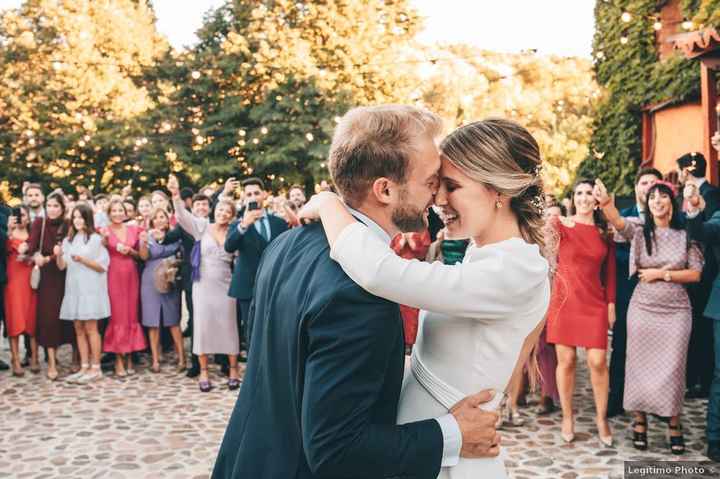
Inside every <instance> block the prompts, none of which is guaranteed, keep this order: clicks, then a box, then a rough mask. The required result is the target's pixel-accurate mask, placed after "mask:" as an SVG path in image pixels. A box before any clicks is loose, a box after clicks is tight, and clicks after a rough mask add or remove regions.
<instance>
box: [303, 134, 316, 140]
mask: <svg viewBox="0 0 720 479" xmlns="http://www.w3.org/2000/svg"><path fill="white" fill-rule="evenodd" d="M305 138H306V139H307V141H313V140H314V139H315V137H314V136H313V134H312V133H306V134H305Z"/></svg>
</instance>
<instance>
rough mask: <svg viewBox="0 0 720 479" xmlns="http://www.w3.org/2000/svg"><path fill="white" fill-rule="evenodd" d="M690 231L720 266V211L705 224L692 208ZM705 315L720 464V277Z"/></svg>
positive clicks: (712, 425)
mask: <svg viewBox="0 0 720 479" xmlns="http://www.w3.org/2000/svg"><path fill="white" fill-rule="evenodd" d="M688 231H689V232H690V237H691V238H692V239H694V240H695V241H700V242H702V243H703V244H704V245H705V246H706V250H707V251H708V253H710V251H712V256H714V257H715V260H716V261H717V262H720V211H716V212H715V214H713V215H712V217H710V219H708V220H707V221H705V217H704V215H703V214H702V213H700V214H697V213H695V212H694V211H693V209H692V207H691V208H690V209H689V212H688ZM706 259H707V256H706ZM704 315H705V316H706V317H707V318H708V321H709V322H711V324H712V327H713V336H712V339H713V343H714V348H715V355H714V364H713V366H714V374H713V380H712V384H711V386H710V393H709V400H708V409H707V430H706V434H707V440H708V450H707V456H708V457H709V458H710V460H711V461H714V462H720V276H716V277H715V280H714V282H713V284H712V290H711V292H710V298H709V300H708V303H707V307H706V308H705V311H704ZM707 360H709V358H706V361H707Z"/></svg>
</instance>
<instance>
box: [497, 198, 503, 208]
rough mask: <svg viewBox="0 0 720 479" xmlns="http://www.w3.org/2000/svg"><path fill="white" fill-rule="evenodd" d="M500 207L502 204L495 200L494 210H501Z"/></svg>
mask: <svg viewBox="0 0 720 479" xmlns="http://www.w3.org/2000/svg"><path fill="white" fill-rule="evenodd" d="M502 205H503V204H502V201H500V200H497V201H496V202H495V208H497V209H500V208H502Z"/></svg>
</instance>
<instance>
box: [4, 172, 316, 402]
mask: <svg viewBox="0 0 720 479" xmlns="http://www.w3.org/2000/svg"><path fill="white" fill-rule="evenodd" d="M166 186H167V192H168V193H169V195H168V194H167V193H166V192H165V191H161V190H157V191H154V192H152V194H150V195H147V196H142V197H140V198H139V199H137V201H135V200H134V198H132V197H131V195H130V193H131V191H132V190H131V188H125V189H123V190H122V191H121V192H119V193H117V194H110V195H105V194H98V195H93V194H92V193H91V192H90V191H88V190H87V189H86V188H82V187H81V188H78V190H77V191H75V192H63V191H59V190H55V191H52V192H50V193H49V194H47V196H46V195H45V191H44V189H43V186H42V185H40V184H36V183H27V184H25V185H23V188H22V195H23V197H22V203H21V204H19V205H17V206H15V207H9V206H7V205H4V204H3V205H0V248H2V250H1V251H0V253H1V254H0V283H2V285H3V294H0V298H2V300H3V305H2V307H0V311H2V313H3V324H4V335H5V336H6V337H9V341H10V352H11V364H10V365H7V364H4V363H3V364H0V369H5V370H10V371H11V374H12V375H13V376H15V377H22V376H23V375H24V374H25V368H29V370H30V372H32V373H39V372H40V371H41V360H40V355H39V354H38V349H39V348H41V349H42V352H43V353H44V359H45V361H46V362H47V369H46V376H47V378H48V379H49V380H51V381H55V380H57V379H58V377H59V372H58V371H59V370H58V360H57V350H58V348H60V347H62V346H63V345H70V346H72V348H73V355H72V357H73V365H72V370H73V371H72V374H69V375H67V376H65V377H63V378H62V379H64V380H65V381H68V382H72V383H88V382H93V381H97V380H99V379H101V378H102V377H103V370H104V369H114V375H115V376H116V377H118V378H122V377H125V376H127V375H132V374H134V373H135V370H136V364H137V362H138V359H139V358H138V357H139V355H140V354H144V353H149V359H150V366H149V370H150V371H152V372H154V373H158V372H160V371H161V359H162V354H163V352H164V351H167V350H168V349H170V348H172V349H174V351H175V353H176V357H177V364H176V369H177V372H178V373H182V372H186V374H187V375H188V376H189V377H198V378H199V379H198V382H199V387H200V390H202V391H204V392H207V391H209V390H210V389H211V388H212V387H213V386H212V384H211V383H210V379H209V376H208V356H209V355H211V356H212V357H213V358H214V359H215V361H216V362H218V363H219V364H220V365H221V368H222V370H223V372H224V373H226V374H227V376H228V383H227V386H228V388H229V389H231V390H232V389H237V388H238V387H239V385H240V377H239V371H238V368H237V362H238V360H241V361H242V360H244V359H245V351H244V349H245V345H244V337H245V334H244V333H245V331H244V330H245V328H246V324H247V317H248V313H249V305H250V302H251V300H252V294H253V282H254V278H255V272H256V271H257V267H258V263H259V258H260V256H261V255H262V252H263V250H264V249H265V247H266V246H267V245H268V244H269V243H270V242H271V241H272V240H273V239H274V238H276V237H277V236H278V235H279V234H281V233H282V232H284V231H285V230H287V229H288V228H290V227H294V226H298V225H299V222H298V220H297V217H296V215H295V213H296V212H297V211H298V209H299V208H300V207H302V205H303V204H304V202H305V191H304V188H302V187H300V186H298V185H294V186H292V187H291V188H290V189H289V190H288V191H287V196H286V195H285V194H280V195H277V196H272V195H270V194H269V193H268V192H267V190H266V188H265V186H264V184H263V182H262V180H260V179H259V178H248V179H246V180H244V181H243V182H242V183H241V182H240V181H238V180H237V179H235V178H230V179H228V180H227V182H226V183H225V185H224V187H223V188H222V189H220V190H217V191H216V190H215V189H213V188H210V187H207V188H203V189H202V190H201V192H199V193H195V192H193V191H192V190H191V189H190V188H187V187H186V188H183V189H180V187H179V184H178V180H177V178H175V177H174V176H171V177H170V178H169V180H168V182H167V185H166ZM183 297H184V300H185V306H186V309H187V311H188V313H189V321H188V324H187V328H186V329H185V331H181V316H182V310H183V308H182V300H183ZM183 335H185V336H189V337H190V342H191V345H192V351H191V353H192V354H191V357H190V360H189V361H188V358H187V354H186V352H185V345H184V340H183ZM23 344H24V346H25V348H24V349H25V356H24V357H23V356H22V354H21V346H22V345H23Z"/></svg>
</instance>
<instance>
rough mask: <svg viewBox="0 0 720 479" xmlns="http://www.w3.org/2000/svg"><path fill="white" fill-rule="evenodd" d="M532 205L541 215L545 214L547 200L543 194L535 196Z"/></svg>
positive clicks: (531, 201)
mask: <svg viewBox="0 0 720 479" xmlns="http://www.w3.org/2000/svg"><path fill="white" fill-rule="evenodd" d="M530 204H531V205H532V206H533V208H535V209H536V210H537V211H538V213H540V214H541V215H544V214H545V198H544V197H543V195H542V194H538V195H535V196H534V197H533V199H532V200H530Z"/></svg>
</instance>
